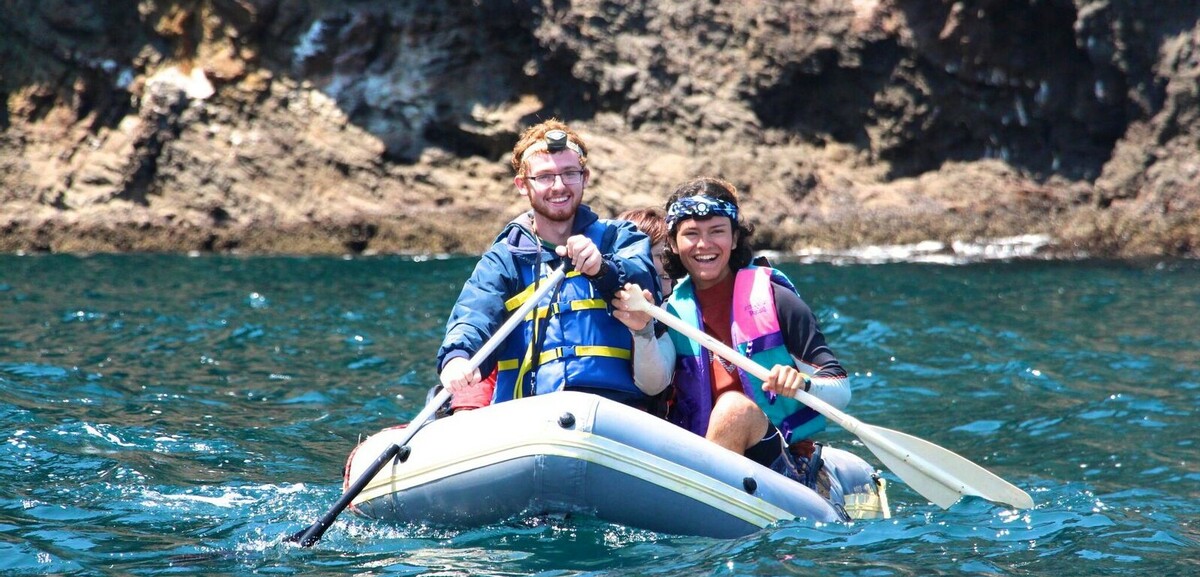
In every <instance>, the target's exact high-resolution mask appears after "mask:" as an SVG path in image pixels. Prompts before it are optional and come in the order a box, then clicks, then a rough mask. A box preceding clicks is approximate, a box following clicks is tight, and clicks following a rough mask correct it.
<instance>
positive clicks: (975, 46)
mask: <svg viewBox="0 0 1200 577" xmlns="http://www.w3.org/2000/svg"><path fill="white" fill-rule="evenodd" d="M472 4H473V5H472ZM1198 20H1200V4H1197V3H1196V2H1194V1H1191V0H1188V1H1184V0H1178V1H1160V0H1124V1H1120V0H1076V1H1075V2H1070V1H1065V0H1017V1H1015V2H1014V1H1009V0H1003V1H1001V0H990V1H987V0H985V1H980V2H948V1H937V0H906V1H901V0H879V1H875V0H854V1H844V0H837V1H832V0H831V1H819V2H757V1H744V2H710V1H706V0H695V1H690V0H684V1H682V2H639V1H631V2H623V3H616V2H611V1H604V0H574V1H566V2H564V1H550V0H542V1H538V0H524V1H523V0H510V1H505V0H498V1H495V2H477V3H463V2H436V1H435V2H390V1H389V2H384V1H360V2H339V1H332V0H307V1H300V2H283V1H279V0H194V1H188V0H174V1H167V0H141V1H138V2H134V1H131V0H129V1H123V2H85V1H80V0H38V1H36V2H35V1H33V0H11V1H8V2H4V3H0V97H3V99H4V101H5V106H4V107H3V108H0V207H2V210H0V251H7V252H13V251H56V252H58V251H70V252H96V251H193V250H198V251H231V250H236V251H242V252H248V253H258V252H264V253H266V252H285V253H335V254H336V253H362V252H385V253H387V252H402V253H426V252H465V253H475V252H478V251H480V250H482V249H483V248H484V247H485V246H486V245H487V243H488V242H490V240H491V238H492V236H493V235H494V234H495V233H496V232H497V231H498V230H499V228H500V227H501V226H502V224H503V223H504V222H505V221H506V220H508V219H509V218H511V217H512V216H514V215H515V214H517V213H518V212H520V211H521V210H523V209H524V208H525V203H524V200H523V199H522V198H521V197H519V196H518V195H517V194H516V193H515V192H514V190H513V188H512V182H511V178H512V175H511V173H510V169H509V168H508V166H507V157H506V155H507V152H508V150H510V149H511V146H512V144H513V143H514V141H515V139H516V136H517V134H518V133H519V132H520V130H521V129H522V128H523V127H525V126H527V125H528V124H531V123H533V122H536V121H537V120H538V119H542V118H548V117H551V116H556V117H559V118H562V119H564V120H566V121H567V122H569V123H570V124H571V125H572V126H573V127H575V128H576V129H577V130H578V131H579V132H581V133H582V134H583V135H584V137H585V138H586V139H587V140H588V143H589V145H590V147H591V149H592V153H591V155H590V156H591V158H590V159H589V161H590V166H591V167H592V169H593V171H594V174H593V181H592V186H591V187H590V188H589V190H588V193H587V195H588V197H587V199H586V200H585V201H586V202H588V203H590V204H592V206H593V207H594V208H596V209H597V210H598V211H599V212H600V213H601V214H608V215H612V214H616V213H617V212H619V211H620V210H622V209H624V208H628V207H632V206H641V205H650V204H653V205H661V203H662V201H663V200H664V199H665V198H666V196H667V195H668V194H669V193H670V191H671V190H672V188H673V187H674V185H676V184H678V183H679V182H681V181H683V180H685V179H687V178H690V177H693V176H700V175H714V176H721V177H723V178H725V179H727V180H730V181H732V182H734V183H735V184H736V185H738V187H739V188H740V190H741V191H742V194H743V198H744V204H745V205H746V212H747V215H748V216H749V217H750V219H751V220H752V221H753V222H754V223H755V224H756V225H757V227H758V230H759V232H758V234H757V235H756V238H757V240H758V241H759V242H760V243H761V244H760V248H764V249H775V250H783V251H798V250H805V249H822V250H826V251H831V250H839V249H845V248H849V247H855V246H861V245H867V244H896V243H916V242H921V241H926V240H933V241H939V242H941V243H944V245H945V246H952V243H954V242H955V241H967V242H973V241H977V240H980V239H994V238H1004V237H1013V236H1018V235H1044V238H1048V239H1050V242H1049V244H1048V245H1047V247H1046V248H1045V249H1044V250H1045V251H1047V252H1048V253H1049V254H1064V255H1066V254H1078V253H1081V252H1082V253H1087V254H1093V255H1100V256H1187V257H1195V256H1200V24H1198Z"/></svg>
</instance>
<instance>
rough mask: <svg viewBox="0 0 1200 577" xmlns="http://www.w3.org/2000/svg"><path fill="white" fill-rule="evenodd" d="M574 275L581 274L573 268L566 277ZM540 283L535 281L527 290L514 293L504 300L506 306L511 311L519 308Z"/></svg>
mask: <svg viewBox="0 0 1200 577" xmlns="http://www.w3.org/2000/svg"><path fill="white" fill-rule="evenodd" d="M574 276H579V271H574V270H573V271H571V272H569V273H567V276H566V277H565V278H571V277H574ZM543 280H545V279H543ZM563 282H566V281H565V280H564V281H563ZM539 285H541V283H536V282H535V283H533V284H531V285H529V286H527V287H525V290H523V291H521V292H519V293H517V294H515V295H513V296H512V297H511V298H509V299H508V300H506V301H504V308H505V309H507V310H508V311H509V312H511V311H514V310H517V308H519V307H520V306H521V305H522V304H524V303H525V301H526V300H528V299H529V296H530V295H532V294H533V291H536V290H537V287H538V286H539Z"/></svg>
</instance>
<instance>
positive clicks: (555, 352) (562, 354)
mask: <svg viewBox="0 0 1200 577" xmlns="http://www.w3.org/2000/svg"><path fill="white" fill-rule="evenodd" d="M532 357H533V343H530V345H529V347H527V348H526V349H525V358H524V359H522V360H521V362H520V363H519V364H518V362H517V359H505V360H502V361H500V362H498V363H496V370H497V371H511V370H513V369H516V368H518V367H519V368H520V369H521V370H520V371H519V372H518V373H517V378H516V381H514V382H515V386H514V387H513V398H514V399H520V398H522V397H524V396H525V392H524V387H522V386H521V383H524V382H525V375H526V374H528V373H529V370H530V369H532V368H533V363H532V362H530V361H531V358H532ZM566 357H610V358H614V359H622V360H626V361H628V360H630V359H632V358H633V351H630V350H629V349H623V348H620V347H606V346H601V345H581V346H575V347H554V348H552V349H550V350H548V351H542V354H540V355H538V366H539V367H540V366H542V365H543V364H545V363H548V362H550V361H554V360H558V359H561V358H566Z"/></svg>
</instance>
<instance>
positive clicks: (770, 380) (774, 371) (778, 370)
mask: <svg viewBox="0 0 1200 577" xmlns="http://www.w3.org/2000/svg"><path fill="white" fill-rule="evenodd" d="M808 383H809V378H808V376H807V375H805V374H804V373H802V372H800V371H798V370H796V367H789V366H786V365H775V366H774V367H771V375H770V376H769V377H767V380H765V381H763V385H762V390H763V391H765V392H768V393H775V394H777V395H783V396H785V397H794V396H795V395H796V391H807V390H808V387H809V385H808Z"/></svg>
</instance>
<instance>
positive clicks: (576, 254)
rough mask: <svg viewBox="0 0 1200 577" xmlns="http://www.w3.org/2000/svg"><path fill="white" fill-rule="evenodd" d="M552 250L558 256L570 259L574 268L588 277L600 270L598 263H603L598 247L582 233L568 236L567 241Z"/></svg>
mask: <svg viewBox="0 0 1200 577" xmlns="http://www.w3.org/2000/svg"><path fill="white" fill-rule="evenodd" d="M554 252H555V253H557V254H558V256H564V257H567V258H569V259H571V265H572V266H574V267H575V270H577V271H579V274H582V275H584V276H588V277H591V276H595V275H596V273H598V272H600V265H602V264H604V258H603V257H602V255H601V254H600V249H598V248H596V243H594V242H592V239H590V238H588V237H586V236H583V235H582V234H577V235H575V236H573V237H571V238H568V239H567V243H566V244H564V245H562V246H560V247H556V248H555V249H554Z"/></svg>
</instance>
